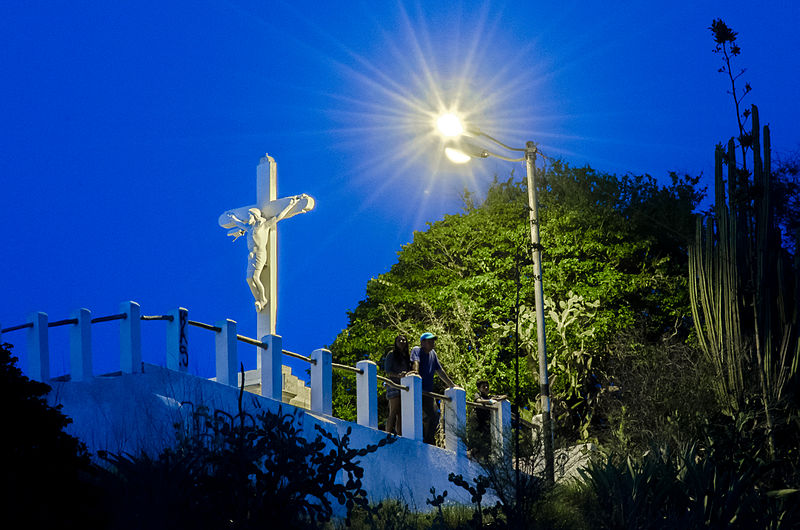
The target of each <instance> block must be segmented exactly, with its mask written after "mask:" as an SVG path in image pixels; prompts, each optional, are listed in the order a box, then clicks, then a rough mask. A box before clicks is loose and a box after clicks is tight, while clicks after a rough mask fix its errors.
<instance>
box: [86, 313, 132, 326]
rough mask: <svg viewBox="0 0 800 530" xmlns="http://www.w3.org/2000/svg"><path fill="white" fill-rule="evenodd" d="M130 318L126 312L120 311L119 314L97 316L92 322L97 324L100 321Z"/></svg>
mask: <svg viewBox="0 0 800 530" xmlns="http://www.w3.org/2000/svg"><path fill="white" fill-rule="evenodd" d="M127 318H128V315H127V314H126V313H119V314H117V315H109V316H107V317H97V318H93V319H92V324H96V323H98V322H110V321H111V320H125V319H127Z"/></svg>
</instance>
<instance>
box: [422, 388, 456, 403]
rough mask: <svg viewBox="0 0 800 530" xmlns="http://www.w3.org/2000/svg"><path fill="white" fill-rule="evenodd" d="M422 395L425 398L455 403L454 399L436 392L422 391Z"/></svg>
mask: <svg viewBox="0 0 800 530" xmlns="http://www.w3.org/2000/svg"><path fill="white" fill-rule="evenodd" d="M422 395H423V396H428V397H432V398H434V399H441V400H443V401H453V398H450V397H447V396H445V395H442V394H437V393H436V392H425V391H424V390H423V391H422Z"/></svg>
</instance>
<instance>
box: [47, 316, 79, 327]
mask: <svg viewBox="0 0 800 530" xmlns="http://www.w3.org/2000/svg"><path fill="white" fill-rule="evenodd" d="M77 323H78V319H77V318H65V319H64V320H56V321H55V322H48V323H47V327H48V328H54V327H56V326H65V325H67V324H77Z"/></svg>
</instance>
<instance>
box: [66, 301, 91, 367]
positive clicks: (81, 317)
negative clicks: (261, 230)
mask: <svg viewBox="0 0 800 530" xmlns="http://www.w3.org/2000/svg"><path fill="white" fill-rule="evenodd" d="M71 318H73V319H75V320H77V322H75V323H74V324H71V327H70V330H69V361H70V362H69V364H70V379H71V380H72V381H88V380H90V379H91V378H92V376H93V375H94V374H93V373H92V312H91V311H89V310H88V309H86V308H81V309H77V310H75V311H73V312H72V317H71Z"/></svg>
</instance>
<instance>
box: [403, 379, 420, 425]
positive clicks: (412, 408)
mask: <svg viewBox="0 0 800 530" xmlns="http://www.w3.org/2000/svg"><path fill="white" fill-rule="evenodd" d="M400 384H401V385H403V386H407V387H408V390H401V391H400V418H401V422H402V425H403V426H402V429H403V438H411V439H412V440H417V441H422V378H421V377H420V376H418V375H417V374H411V375H407V376H405V377H404V378H402V379H401V380H400Z"/></svg>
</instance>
